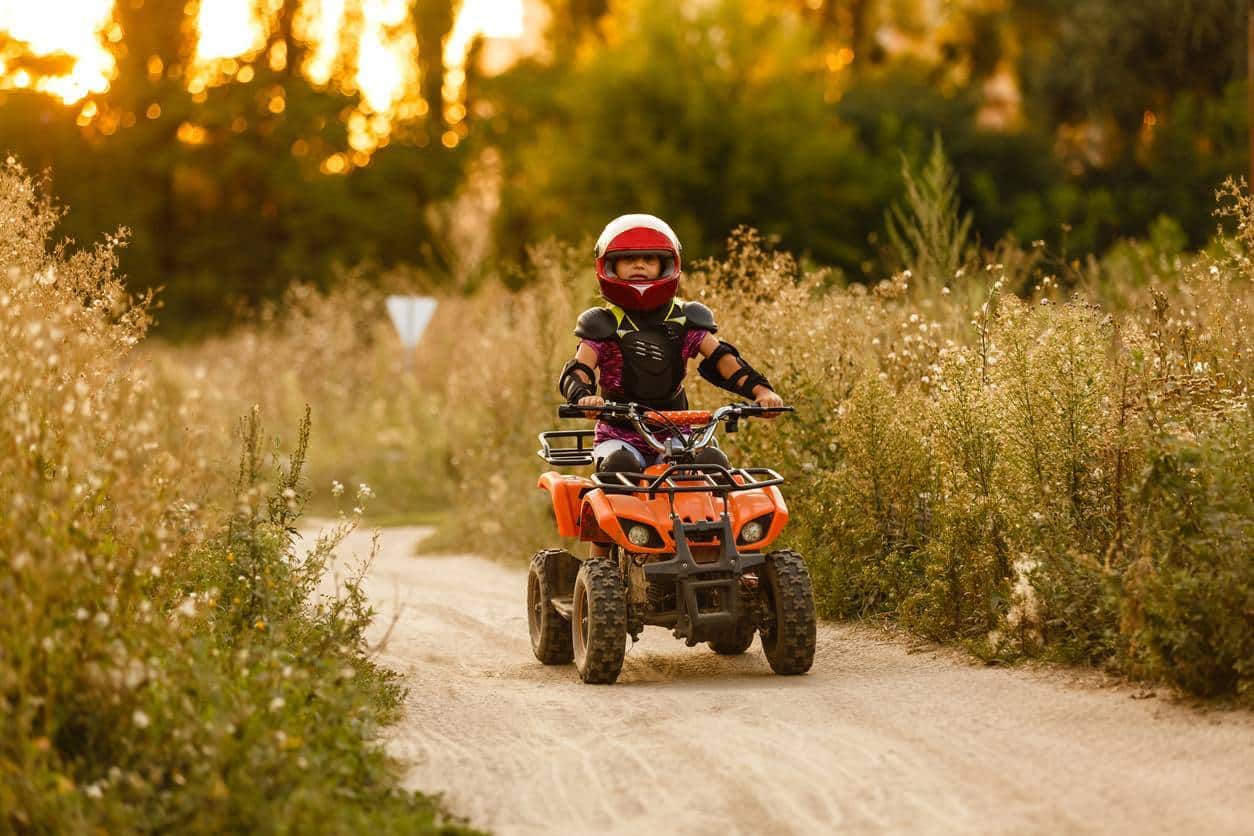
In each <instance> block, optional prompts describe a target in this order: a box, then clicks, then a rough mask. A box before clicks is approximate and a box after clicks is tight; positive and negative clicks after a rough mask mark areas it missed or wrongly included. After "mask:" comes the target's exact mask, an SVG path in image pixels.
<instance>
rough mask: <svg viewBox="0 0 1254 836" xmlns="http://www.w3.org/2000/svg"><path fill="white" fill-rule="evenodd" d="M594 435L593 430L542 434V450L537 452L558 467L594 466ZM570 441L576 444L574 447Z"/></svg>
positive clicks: (556, 431) (555, 431)
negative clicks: (570, 444)
mask: <svg viewBox="0 0 1254 836" xmlns="http://www.w3.org/2000/svg"><path fill="white" fill-rule="evenodd" d="M593 433H594V431H593V430H551V431H549V432H543V433H540V449H539V450H537V451H536V455H537V456H539V457H540V458H542V459H544V460H545V461H546V462H548V463H549V464H553V465H557V466H558V467H579V466H581V465H585V464H592V437H593ZM570 440H573V441H574V442H575V446H574V447H571V446H569V441H570ZM555 442H556V444H555ZM584 442H587V444H585V443H584Z"/></svg>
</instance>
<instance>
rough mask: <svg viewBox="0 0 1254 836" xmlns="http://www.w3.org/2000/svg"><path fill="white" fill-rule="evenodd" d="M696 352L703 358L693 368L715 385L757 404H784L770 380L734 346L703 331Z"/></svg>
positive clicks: (769, 405)
mask: <svg viewBox="0 0 1254 836" xmlns="http://www.w3.org/2000/svg"><path fill="white" fill-rule="evenodd" d="M697 351H698V352H700V353H701V356H702V357H704V358H705V360H703V361H702V362H701V365H700V366H699V367H698V369H697V370H698V371H699V372H700V373H701V376H702V377H704V378H705V379H706V380H708V381H710V382H711V383H713V384H714V385H715V386H718V387H719V388H722V389H726V390H727V391H729V392H735V393H736V394H737V395H741V396H743V397H746V398H753V400H754V401H756V402H757V404H758V406H768V407H771V406H783V405H784V399H783V398H781V397H780V396H779V395H777V394H775V392H774V390H772V389H771V383H770V381H768V380H767V379H766V378H765V377H763V376H762V375H761V374H759V373H758V372H757V371H755V370H754V368H753V367H752V366H750V365H749V364H748V363H746V362H745V361H744V360H742V359H741V357H740V352H739V351H737V350H736V347H735V346H733V345H731V344H730V343H725V342H723V341H722V340H720V339H719V338H718V337H716V336H714V335H713V334H706V335H705V337H704V338H703V339H702V340H701V344H700V345H698V346H697ZM771 417H774V416H771Z"/></svg>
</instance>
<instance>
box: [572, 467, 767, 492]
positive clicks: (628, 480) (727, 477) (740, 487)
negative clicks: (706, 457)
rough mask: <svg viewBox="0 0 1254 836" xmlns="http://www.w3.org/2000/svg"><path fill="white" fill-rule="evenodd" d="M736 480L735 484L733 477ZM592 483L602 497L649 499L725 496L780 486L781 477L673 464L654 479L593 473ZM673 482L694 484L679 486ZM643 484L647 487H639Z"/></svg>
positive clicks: (750, 469) (757, 471) (764, 469)
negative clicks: (634, 495) (639, 496)
mask: <svg viewBox="0 0 1254 836" xmlns="http://www.w3.org/2000/svg"><path fill="white" fill-rule="evenodd" d="M737 476H738V477H740V479H741V480H743V481H740V482H737V481H736V479H735V477H737ZM592 482H593V484H595V485H596V486H597V487H598V488H600V489H601V490H602V491H604V492H605V493H616V494H632V493H647V494H648V495H649V499H652V498H653V497H655V496H657V495H658V494H669V495H674V494H677V493H715V494H729V493H736V492H737V491H750V490H755V489H757V488H767V487H770V486H771V485H782V484H783V483H784V477H783V476H780V475H779V474H778V473H776V472H775V471H774V470H771V469H770V468H769V467H723V466H722V465H721V464H675V465H671V466H670V467H668V468H666V470H664V471H663V472H662V473H660V474H658V475H657V476H649V475H648V474H644V473H626V472H611V473H594V474H592ZM677 482H696V483H698V484H688V485H680V484H677ZM642 483H647V484H642Z"/></svg>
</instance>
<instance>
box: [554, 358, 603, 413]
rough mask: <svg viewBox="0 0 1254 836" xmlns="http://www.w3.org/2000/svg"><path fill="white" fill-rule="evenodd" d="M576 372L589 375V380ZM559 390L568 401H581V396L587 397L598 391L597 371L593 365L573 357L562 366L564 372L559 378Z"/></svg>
mask: <svg viewBox="0 0 1254 836" xmlns="http://www.w3.org/2000/svg"><path fill="white" fill-rule="evenodd" d="M576 372H582V373H583V374H585V375H587V376H588V377H587V380H585V379H584V378H582V377H580V376H579V375H578V374H576ZM589 381H591V382H589ZM557 391H559V392H561V393H562V396H563V397H565V398H566V402H567V403H579V399H580V398H586V397H588V396H589V395H595V394H596V393H597V387H596V372H594V371H593V370H592V367H591V366H588V365H587V364H585V363H580V362H579V361H578V360H576V359H575V358H573V357H572V358H571V359H570V361H569V362H568V363H567V364H566V365H565V366H563V367H562V374H561V376H560V377H558V379H557Z"/></svg>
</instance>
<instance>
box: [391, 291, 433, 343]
mask: <svg viewBox="0 0 1254 836" xmlns="http://www.w3.org/2000/svg"><path fill="white" fill-rule="evenodd" d="M435 303H436V300H435V297H433V296H389V297H388V299H387V305H388V316H390V317H391V318H392V324H393V325H395V326H396V333H397V334H398V335H399V336H400V338H401V345H403V346H405V348H413V347H414V346H416V345H418V340H419V339H420V338H421V337H422V332H423V331H425V330H427V324H428V323H430V322H431V317H432V316H433V315H434V314H435Z"/></svg>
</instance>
